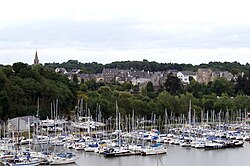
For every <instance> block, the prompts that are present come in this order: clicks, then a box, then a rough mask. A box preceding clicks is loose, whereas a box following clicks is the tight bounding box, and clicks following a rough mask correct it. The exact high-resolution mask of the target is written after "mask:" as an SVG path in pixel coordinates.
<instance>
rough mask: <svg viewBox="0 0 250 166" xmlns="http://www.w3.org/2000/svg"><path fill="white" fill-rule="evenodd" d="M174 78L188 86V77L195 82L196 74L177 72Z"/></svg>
mask: <svg viewBox="0 0 250 166" xmlns="http://www.w3.org/2000/svg"><path fill="white" fill-rule="evenodd" d="M176 76H177V77H178V78H179V79H180V80H181V82H182V83H183V84H190V81H189V80H190V77H192V78H193V79H194V80H195V81H197V74H196V73H195V72H192V71H179V72H178V73H177V74H176Z"/></svg>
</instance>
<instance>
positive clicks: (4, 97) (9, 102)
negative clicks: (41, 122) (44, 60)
mask: <svg viewBox="0 0 250 166" xmlns="http://www.w3.org/2000/svg"><path fill="white" fill-rule="evenodd" d="M77 90H78V85H77V84H76V83H70V82H69V80H68V78H67V77H65V76H63V75H60V74H57V73H55V72H54V71H52V70H49V69H45V68H44V67H43V66H40V65H35V66H29V65H27V64H24V63H15V64H13V66H3V67H1V68H0V117H1V119H2V120H6V119H8V118H13V117H16V116H24V115H36V114H37V105H38V99H39V107H40V108H39V109H40V111H39V115H40V117H42V118H46V116H49V115H50V103H51V102H53V101H54V100H56V99H58V105H59V106H58V108H59V112H60V113H61V114H65V115H67V112H68V110H71V109H72V108H74V105H75V101H76V100H77V99H76V91H77Z"/></svg>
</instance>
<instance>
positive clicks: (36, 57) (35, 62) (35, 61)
mask: <svg viewBox="0 0 250 166" xmlns="http://www.w3.org/2000/svg"><path fill="white" fill-rule="evenodd" d="M38 64H39V59H38V56H37V51H36V54H35V59H34V65H38Z"/></svg>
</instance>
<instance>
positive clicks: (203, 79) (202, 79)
mask: <svg viewBox="0 0 250 166" xmlns="http://www.w3.org/2000/svg"><path fill="white" fill-rule="evenodd" d="M211 81H212V70H211V69H209V68H200V69H198V74H197V82H199V83H201V84H208V83H209V82H211Z"/></svg>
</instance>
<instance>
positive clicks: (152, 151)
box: [141, 145, 167, 156]
mask: <svg viewBox="0 0 250 166" xmlns="http://www.w3.org/2000/svg"><path fill="white" fill-rule="evenodd" d="M166 153H167V149H166V148H165V147H163V146H161V145H154V146H150V147H146V148H142V150H141V155H143V156H147V155H159V154H166Z"/></svg>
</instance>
